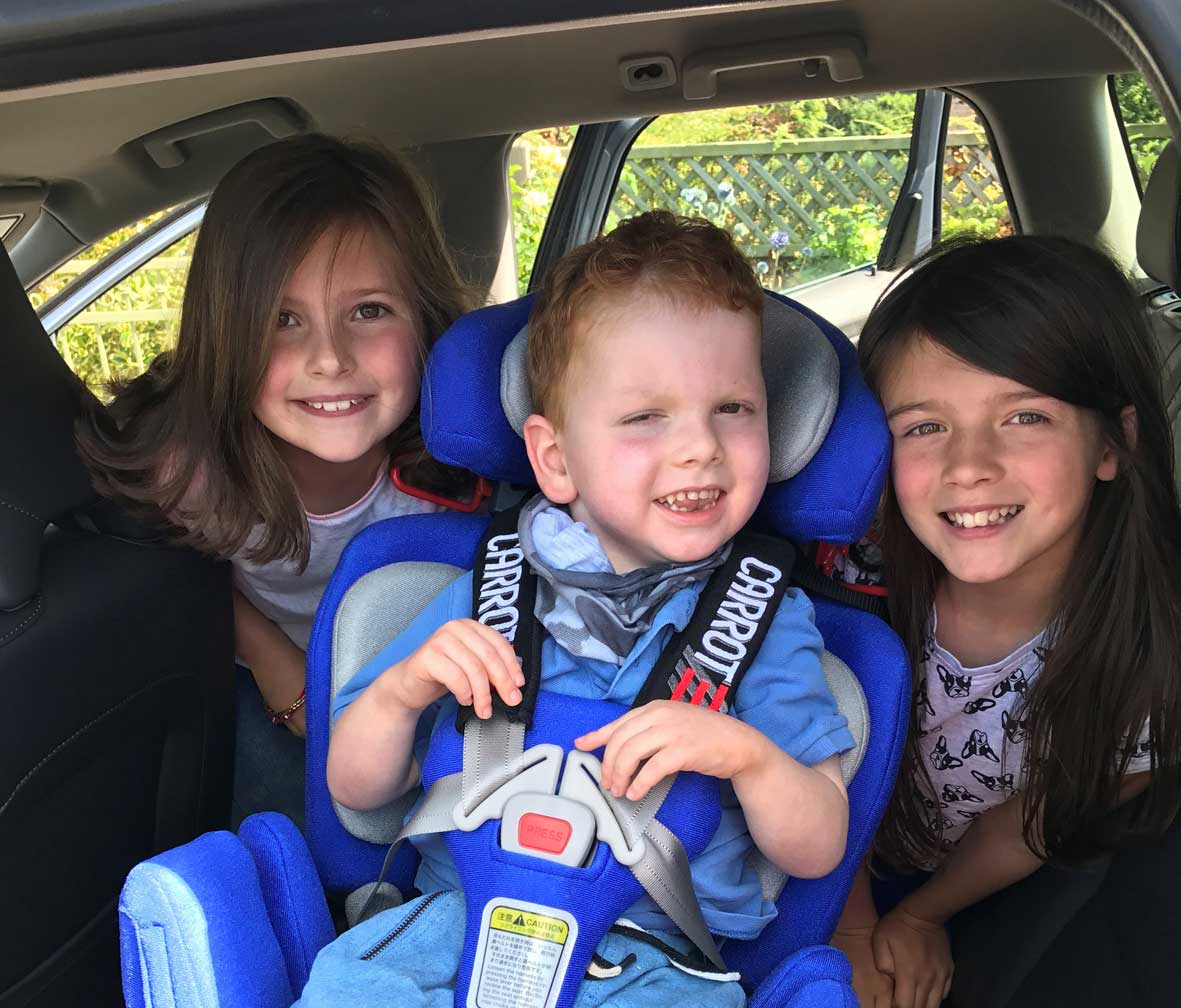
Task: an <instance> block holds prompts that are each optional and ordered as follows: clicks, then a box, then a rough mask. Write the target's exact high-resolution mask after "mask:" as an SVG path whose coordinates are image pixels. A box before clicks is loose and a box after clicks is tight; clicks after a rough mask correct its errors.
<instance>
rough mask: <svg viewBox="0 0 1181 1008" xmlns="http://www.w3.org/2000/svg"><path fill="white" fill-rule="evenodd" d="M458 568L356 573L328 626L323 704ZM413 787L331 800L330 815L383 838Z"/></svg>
mask: <svg viewBox="0 0 1181 1008" xmlns="http://www.w3.org/2000/svg"><path fill="white" fill-rule="evenodd" d="M463 573H464V572H463V571H462V570H461V569H460V568H459V567H452V566H451V565H450V564H441V563H426V562H421V563H420V562H404V563H396V564H387V565H386V566H385V567H379V568H377V570H373V571H370V572H369V573H368V574H365V575H363V576H361V577H359V578H357V580H356V582H354V584H353V585H352V587H351V588H349V590H348V591H347V592H345V596H344V598H343V599H342V600H341V603H340V607H339V608H338V609H337V611H336V620H335V622H334V624H333V627H332V681H331V696H330V697H329V701H328V706H329V709H330V710H331V708H332V701H333V700H334V699H335V697H336V694H337V693H338V692H339V690H340V689H341V687H343V686H344V685H345V683H347V682H348V681H349V680H350V679H351V678H352V677H353V676H354V675H355V674H356V673H357V671H358V670H360V669H361V667H362V666H364V665H365V664H366V662H368V661H369V660H370V659H371V658H372V657H373V656H374V655H376V654H377V653H378V652H379V651H380V650H381V649H382V648H383V647H385V646H386V645H387V644H388V643H389V642H390V641H392V640H393V639H394V638H395V637H397V636H398V634H400V633H401V632H402V631H403V630H405V629H406V627H408V626H409V625H410V624H411V623H412V622H413V621H414V617H415V616H417V615H418V614H419V613H420V612H421V611H422V610H423V608H424V607H425V606H426V604H427V603H428V602H429V601H430V600H431V599H433V598H434V597H435V596H436V595H438V594H439V592H441V591H442V590H443V589H444V588H446V587H447V586H448V585H449V584H451V582H452V581H454V580H455V579H456V578H458V577H459V576H460V575H461V574H463ZM419 794H420V792H419V790H418V789H417V788H416V789H413V790H411V791H410V792H409V793H408V794H405V795H403V796H402V797H401V798H398V799H396V800H395V801H393V802H391V803H390V804H389V805H386V806H383V807H382V808H379V809H372V810H371V811H368V812H357V811H355V810H354V809H350V808H345V806H343V805H341V804H339V803H338V802H335V801H334V802H333V803H332V804H333V807H334V808H335V809H336V817H337V818H338V819H339V820H340V823H341V825H342V826H344V828H345V829H347V830H348V831H349V832H350V833H352V834H353V836H356V837H360V839H362V840H368V841H369V842H370V843H380V844H388V843H389V842H390V841H391V840H392V839H393V838H394V837H395V836H396V835H397V834H398V831H399V830H400V829H401V827H402V820H403V819H404V818H405V816H406V813H407V812H409V811H410V806H411V805H413V804H414V802H415V801H416V800H417V798H418V795H419Z"/></svg>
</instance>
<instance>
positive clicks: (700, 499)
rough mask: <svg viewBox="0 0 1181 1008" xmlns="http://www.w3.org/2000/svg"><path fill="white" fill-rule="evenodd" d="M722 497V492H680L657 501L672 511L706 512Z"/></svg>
mask: <svg viewBox="0 0 1181 1008" xmlns="http://www.w3.org/2000/svg"><path fill="white" fill-rule="evenodd" d="M721 495H722V491H720V490H678V491H677V492H676V493H671V494H668V495H667V496H665V497H660V498H657V500H658V502H659V503H661V504H663V505H664V506H665V507H667V508H669V509H670V510H672V511H704V510H705V509H706V508H710V507H713V506H714V504H716V503H717V500H718V498H719V497H720V496H721Z"/></svg>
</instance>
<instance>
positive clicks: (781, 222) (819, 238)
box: [606, 92, 915, 291]
mask: <svg viewBox="0 0 1181 1008" xmlns="http://www.w3.org/2000/svg"><path fill="white" fill-rule="evenodd" d="M914 109H915V95H914V94H913V93H910V92H907V93H902V92H890V93H884V94H877V95H865V96H858V97H846V98H824V99H813V100H807V101H796V102H781V103H777V104H770V105H751V106H745V107H740V108H729V109H707V110H702V111H700V112H684V113H677V114H675V115H668V116H661V117H660V118H658V119H656V120H654V121H653V122H652V123H651V124H650V125H649V126H648V127H647V129H645V130H644V132H643V133H642V134H641V135H640V137H639V138H638V139H637V140H636V143H635V144H634V146H633V147H632V149H631V153H630V154H629V156H628V159H627V161H626V163H625V165H624V167H623V171H622V173H621V175H620V179H619V183H618V185H617V187H616V190H615V193H614V194H613V197H612V201H611V207H610V211H609V214H608V217H607V222H606V230H608V231H609V230H611V229H612V228H613V227H615V225H616V224H618V223H619V222H620V221H621V220H624V219H625V218H627V217H631V216H634V215H635V214H639V213H643V212H644V211H646V210H652V209H665V210H671V211H673V212H675V213H681V214H690V215H694V216H702V217H706V218H708V219H709V220H711V221H713V222H714V223H715V224H717V225H719V226H720V227H723V228H726V229H727V230H728V231H729V232H730V233H731V234H732V235H733V236H734V238H735V240H736V241H737V242H738V245H739V247H740V248H741V249H742V251H743V252H744V253H745V254H746V255H747V256H748V257H749V258H750V259H751V261H752V262H753V264H754V267H755V269H756V271H757V272H758V273H759V275H760V279H761V281H762V283H763V285H764V286H765V287H768V288H770V289H772V290H778V291H785V290H791V289H792V288H794V287H798V286H800V285H801V284H805V283H809V282H811V281H814V280H820V279H823V278H825V277H829V276H832V275H834V274H837V273H842V272H845V271H847V270H849V269H852V268H856V267H859V266H864V265H866V264H869V263H872V262H873V261H874V260H875V259H876V258H877V254H878V249H879V247H880V246H881V243H882V238H883V236H884V234H885V230H886V222H887V220H888V219H889V216H890V211H891V210H893V208H894V203H895V201H896V200H897V198H898V190H899V187H900V185H901V183H902V181H903V179H904V178H905V177H906V168H907V159H908V154H909V149H910V137H911V130H912V126H913V121H914Z"/></svg>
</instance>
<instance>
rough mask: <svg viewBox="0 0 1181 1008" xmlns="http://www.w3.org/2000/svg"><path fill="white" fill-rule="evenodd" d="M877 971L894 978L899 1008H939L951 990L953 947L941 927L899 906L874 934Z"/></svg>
mask: <svg viewBox="0 0 1181 1008" xmlns="http://www.w3.org/2000/svg"><path fill="white" fill-rule="evenodd" d="M873 955H874V961H875V962H876V964H877V968H878V969H879V970H880V971H881V972H883V973H888V974H890V976H892V977H893V978H894V1002H893V1003H894V1005H895V1006H896V1008H939V1004H940V1003H941V1002H942V1001H943V999H944V998H945V997H947V994H948V991H950V990H951V974H952V969H953V964H952V961H951V944H950V943H949V942H948V940H947V929H946V928H945V927H944V926H943V925H942V924H940V923H936V922H934V921H928V920H923V919H922V918H921V917H916V916H915V915H914V914H911V913H908V912H907V911H906V910H905V909H904V908H903V907H902V905H901V904H900V905H899V906H896V907H895V908H894V909H893V910H891V911H890V912H889V913H888V914H886V915H885V916H884V917H882V919H881V920H879V921H878V924H877V927H876V928H874V932H873Z"/></svg>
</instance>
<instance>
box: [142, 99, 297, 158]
mask: <svg viewBox="0 0 1181 1008" xmlns="http://www.w3.org/2000/svg"><path fill="white" fill-rule="evenodd" d="M247 123H253V124H255V125H258V126H260V127H262V129H264V130H266V132H267V133H269V134H270V135H271V136H273V137H274V138H275V139H276V140H282V139H283V138H284V137H289V136H294V135H295V134H296V133H302V132H303V130H304V122H303V120H302V119H301V118H300V116H299V114H298V113H297V112H296V111H295V110H294V109H293V108H291V107H290V106H289V105H288V104H287V103H286V102H283V101H280V100H279V99H276V98H263V99H260V100H259V101H252V102H244V103H243V104H241V105H231V106H230V107H229V108H223V109H215V110H214V111H213V112H206V113H204V114H203V115H198V116H193V117H192V118H191V119H186V120H184V121H183V122H178V123H174V124H173V125H171V126H165V127H164V128H163V129H158V130H156V131H155V132H154V133H149V134H148V135H147V136H145V137H143V138H141V141H140V142H141V143H142V144H143V146H144V150H145V151H147V153H148V156H149V157H150V158H151V159H152V160H153V161H155V162H156V164H157V165H158V166H159V167H161V168H178V167H180V166H181V165H182V164H184V163H185V161H186V160H187V157H186V155H185V152H184V148H183V147H182V146H181V145H182V144H183V143H184V141H186V140H192V139H194V138H196V137H199V136H205V135H207V134H209V133H217V132H219V131H221V130H224V129H229V128H230V127H231V126H242V125H245V124H247Z"/></svg>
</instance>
